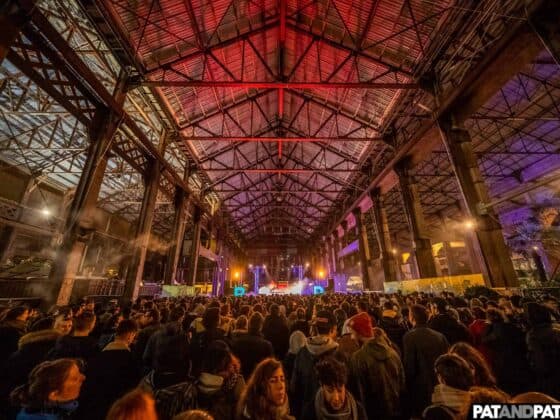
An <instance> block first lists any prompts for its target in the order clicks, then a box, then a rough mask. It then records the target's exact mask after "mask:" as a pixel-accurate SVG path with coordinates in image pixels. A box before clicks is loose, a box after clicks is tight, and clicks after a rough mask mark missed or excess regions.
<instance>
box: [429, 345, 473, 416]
mask: <svg viewBox="0 0 560 420" xmlns="http://www.w3.org/2000/svg"><path fill="white" fill-rule="evenodd" d="M434 368H435V372H436V375H437V380H438V384H437V385H436V386H435V388H434V392H433V394H432V405H430V406H429V407H428V408H426V410H424V413H423V414H422V417H423V418H424V419H425V420H439V419H448V420H453V419H454V418H455V416H457V415H458V414H459V413H460V411H461V410H462V408H463V406H464V405H465V403H466V402H467V401H468V400H469V393H468V391H469V389H470V388H471V387H472V386H473V385H474V373H473V369H472V367H471V366H470V365H469V364H468V363H467V361H466V360H464V359H462V358H461V357H459V356H457V355H455V354H444V355H441V356H440V357H438V358H437V360H436V363H435V367H434Z"/></svg>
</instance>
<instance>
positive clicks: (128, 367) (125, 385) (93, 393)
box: [79, 319, 140, 420]
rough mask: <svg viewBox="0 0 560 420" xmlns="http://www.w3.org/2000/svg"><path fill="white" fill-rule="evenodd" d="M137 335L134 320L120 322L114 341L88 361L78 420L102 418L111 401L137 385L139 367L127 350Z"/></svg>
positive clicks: (136, 326)
mask: <svg viewBox="0 0 560 420" xmlns="http://www.w3.org/2000/svg"><path fill="white" fill-rule="evenodd" d="M137 333H138V325H137V324H136V322H135V321H133V320H130V319H125V320H122V321H121V322H120V323H119V325H118V326H117V330H116V333H115V339H114V340H113V341H112V342H111V343H109V344H108V345H107V346H106V347H105V348H104V349H103V351H102V352H100V353H98V354H97V355H95V356H93V357H92V358H91V359H90V360H89V362H88V365H87V370H86V378H87V379H86V382H85V384H84V390H83V392H82V397H81V398H80V410H79V414H80V417H81V418H82V419H92V420H94V419H102V418H104V417H105V415H106V414H107V412H108V411H109V408H110V407H111V405H112V404H113V402H114V401H116V400H117V399H118V398H120V397H121V396H123V395H124V394H125V393H127V392H128V391H130V390H131V389H132V388H134V387H135V386H136V385H137V384H138V382H139V380H140V374H139V373H140V366H139V364H138V363H137V362H136V361H135V359H134V356H133V355H132V352H131V351H130V346H131V344H132V342H133V341H134V339H135V337H136V334H137Z"/></svg>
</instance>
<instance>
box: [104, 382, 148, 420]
mask: <svg viewBox="0 0 560 420" xmlns="http://www.w3.org/2000/svg"><path fill="white" fill-rule="evenodd" d="M106 420H158V415H157V412H156V407H155V401H154V398H153V397H152V395H151V394H150V393H148V392H145V391H142V390H140V389H135V390H133V391H130V392H129V393H127V394H125V395H124V396H123V397H121V398H119V399H118V400H117V401H115V403H114V404H113V405H112V406H111V409H110V410H109V413H108V414H107V417H106Z"/></svg>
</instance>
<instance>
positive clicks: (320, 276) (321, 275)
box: [319, 271, 325, 279]
mask: <svg viewBox="0 0 560 420" xmlns="http://www.w3.org/2000/svg"><path fill="white" fill-rule="evenodd" d="M324 276H325V273H324V272H322V271H319V278H320V279H322V278H323V277H324Z"/></svg>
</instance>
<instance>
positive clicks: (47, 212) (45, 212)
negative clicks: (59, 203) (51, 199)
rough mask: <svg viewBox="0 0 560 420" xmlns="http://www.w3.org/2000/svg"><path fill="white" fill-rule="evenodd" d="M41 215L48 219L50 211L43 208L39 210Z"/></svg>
mask: <svg viewBox="0 0 560 420" xmlns="http://www.w3.org/2000/svg"><path fill="white" fill-rule="evenodd" d="M41 213H42V214H43V216H45V217H49V216H50V215H51V211H50V210H49V209H48V208H46V207H45V208H43V209H42V210H41Z"/></svg>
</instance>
